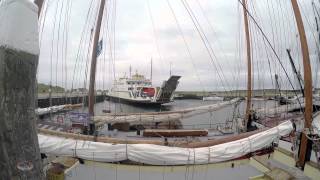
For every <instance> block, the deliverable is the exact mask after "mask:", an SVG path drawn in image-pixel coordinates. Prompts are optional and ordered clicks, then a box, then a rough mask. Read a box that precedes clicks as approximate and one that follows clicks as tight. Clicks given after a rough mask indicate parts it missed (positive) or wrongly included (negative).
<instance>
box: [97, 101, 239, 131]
mask: <svg viewBox="0 0 320 180" xmlns="http://www.w3.org/2000/svg"><path fill="white" fill-rule="evenodd" d="M239 101H240V98H235V99H232V100H230V101H224V102H221V103H217V104H211V105H205V106H199V107H193V108H187V109H184V110H178V111H168V112H162V113H158V114H150V113H146V114H143V113H142V114H131V115H120V116H116V115H105V116H94V117H93V119H94V121H95V123H96V124H97V125H102V124H105V123H111V124H112V123H130V124H142V123H152V122H169V121H176V120H182V119H183V118H189V117H193V116H196V115H199V114H203V113H207V112H212V111H217V110H219V109H222V108H224V107H226V106H229V105H232V104H235V103H237V102H239Z"/></svg>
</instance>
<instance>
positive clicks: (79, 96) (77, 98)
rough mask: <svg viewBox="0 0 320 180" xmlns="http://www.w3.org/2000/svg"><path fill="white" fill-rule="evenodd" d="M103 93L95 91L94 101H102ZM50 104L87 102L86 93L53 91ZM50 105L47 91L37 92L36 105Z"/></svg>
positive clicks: (42, 106)
mask: <svg viewBox="0 0 320 180" xmlns="http://www.w3.org/2000/svg"><path fill="white" fill-rule="evenodd" d="M104 99H105V95H104V94H102V93H97V94H96V95H95V102H103V101H104ZM51 101H52V104H51V105H52V106H57V105H63V104H79V103H83V102H85V104H88V94H83V93H76V94H67V96H66V94H65V93H53V94H52V96H51ZM49 106H50V96H49V94H48V93H39V94H38V107H39V108H46V107H49Z"/></svg>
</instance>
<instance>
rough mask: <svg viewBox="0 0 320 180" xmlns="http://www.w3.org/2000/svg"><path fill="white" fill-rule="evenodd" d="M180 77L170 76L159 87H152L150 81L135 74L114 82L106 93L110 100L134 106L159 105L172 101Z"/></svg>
mask: <svg viewBox="0 0 320 180" xmlns="http://www.w3.org/2000/svg"><path fill="white" fill-rule="evenodd" d="M180 78H181V76H176V75H172V76H170V77H169V79H168V80H166V81H163V83H162V85H161V87H155V86H153V85H152V80H151V79H147V78H145V76H144V75H141V74H138V73H137V72H136V73H135V74H134V75H132V76H130V77H122V78H119V79H118V80H115V81H114V83H113V86H112V88H111V90H110V91H109V92H108V93H107V97H109V98H110V100H114V101H120V102H123V103H129V104H135V105H148V106H149V105H161V104H165V103H169V102H172V101H173V98H174V96H173V94H174V92H175V90H176V88H177V86H178V84H179V79H180Z"/></svg>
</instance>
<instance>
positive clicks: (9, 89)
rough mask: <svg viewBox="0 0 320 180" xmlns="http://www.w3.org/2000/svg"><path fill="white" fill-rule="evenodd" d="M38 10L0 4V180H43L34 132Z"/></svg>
mask: <svg viewBox="0 0 320 180" xmlns="http://www.w3.org/2000/svg"><path fill="white" fill-rule="evenodd" d="M38 57H39V43H38V8H37V6H36V5H35V4H33V3H32V2H31V1H29V0H7V1H4V2H1V4H0V169H1V170H0V177H1V178H0V179H43V178H44V176H43V170H42V164H41V157H40V150H39V145H38V136H37V129H36V115H35V103H36V93H37V92H36V83H37V81H36V72H37V71H36V70H37V65H38Z"/></svg>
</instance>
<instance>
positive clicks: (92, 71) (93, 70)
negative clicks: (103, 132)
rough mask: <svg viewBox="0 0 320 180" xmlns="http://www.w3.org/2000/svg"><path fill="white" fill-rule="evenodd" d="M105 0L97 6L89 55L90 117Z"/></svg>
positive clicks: (92, 128)
mask: <svg viewBox="0 0 320 180" xmlns="http://www.w3.org/2000/svg"><path fill="white" fill-rule="evenodd" d="M105 2H106V1H105V0H101V2H100V8H99V14H98V19H97V24H96V29H95V34H94V39H93V48H92V56H91V68H90V84H89V95H88V106H89V116H90V117H92V116H93V115H94V102H95V96H94V94H95V93H94V92H95V89H94V86H95V81H96V66H97V47H98V42H99V36H100V29H101V21H102V17H103V10H104V5H105ZM93 131H94V124H93V123H92V121H91V120H90V134H92V133H93Z"/></svg>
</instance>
